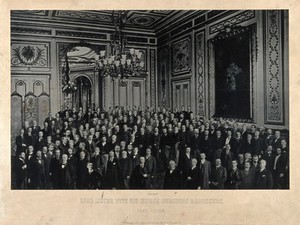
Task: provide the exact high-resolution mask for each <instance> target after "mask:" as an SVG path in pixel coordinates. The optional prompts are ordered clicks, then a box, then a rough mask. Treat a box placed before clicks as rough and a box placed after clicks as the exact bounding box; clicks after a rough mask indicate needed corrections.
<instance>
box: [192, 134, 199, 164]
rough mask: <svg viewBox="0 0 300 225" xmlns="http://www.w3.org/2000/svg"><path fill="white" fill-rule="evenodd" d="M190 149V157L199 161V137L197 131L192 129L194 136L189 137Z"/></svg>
mask: <svg viewBox="0 0 300 225" xmlns="http://www.w3.org/2000/svg"><path fill="white" fill-rule="evenodd" d="M191 148H192V155H193V156H194V157H195V158H196V159H199V157H200V152H201V150H200V148H201V137H200V135H199V129H194V135H193V136H192V137H191Z"/></svg>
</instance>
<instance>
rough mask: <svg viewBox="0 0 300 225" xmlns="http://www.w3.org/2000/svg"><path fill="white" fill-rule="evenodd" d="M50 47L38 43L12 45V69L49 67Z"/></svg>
mask: <svg viewBox="0 0 300 225" xmlns="http://www.w3.org/2000/svg"><path fill="white" fill-rule="evenodd" d="M49 64H50V63H49V45H48V44H37V43H12V46H11V66H12V67H49V66H50V65H49Z"/></svg>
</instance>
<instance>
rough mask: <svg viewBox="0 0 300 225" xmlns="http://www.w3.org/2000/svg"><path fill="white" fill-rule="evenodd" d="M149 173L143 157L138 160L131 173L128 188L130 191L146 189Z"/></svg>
mask: <svg viewBox="0 0 300 225" xmlns="http://www.w3.org/2000/svg"><path fill="white" fill-rule="evenodd" d="M149 176H150V173H149V171H148V169H147V167H146V165H145V157H141V158H140V164H139V165H138V166H136V167H135V168H134V170H133V172H132V175H131V179H130V187H131V188H132V189H147V187H148V186H149Z"/></svg>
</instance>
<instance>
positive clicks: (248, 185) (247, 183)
mask: <svg viewBox="0 0 300 225" xmlns="http://www.w3.org/2000/svg"><path fill="white" fill-rule="evenodd" d="M254 176H255V171H254V170H251V169H250V170H249V171H245V170H243V171H241V182H240V185H239V188H240V189H253V185H254Z"/></svg>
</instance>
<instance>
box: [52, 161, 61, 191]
mask: <svg viewBox="0 0 300 225" xmlns="http://www.w3.org/2000/svg"><path fill="white" fill-rule="evenodd" d="M59 166H60V160H58V159H56V158H53V159H51V162H50V167H49V172H50V173H51V175H50V178H51V182H52V186H53V189H58V188H59V179H60V178H59V169H60V168H59Z"/></svg>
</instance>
